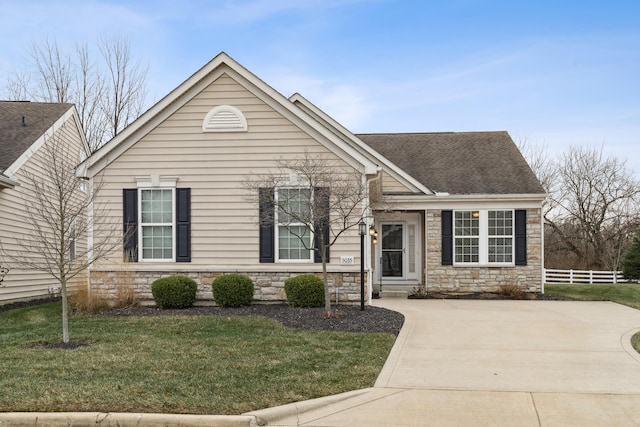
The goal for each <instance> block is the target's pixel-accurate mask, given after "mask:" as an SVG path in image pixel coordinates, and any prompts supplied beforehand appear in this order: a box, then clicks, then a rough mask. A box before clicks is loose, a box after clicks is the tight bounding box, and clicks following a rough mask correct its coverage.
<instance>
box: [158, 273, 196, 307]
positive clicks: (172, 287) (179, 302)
mask: <svg viewBox="0 0 640 427" xmlns="http://www.w3.org/2000/svg"><path fill="white" fill-rule="evenodd" d="M197 290H198V285H197V284H196V282H195V281H193V280H192V279H190V278H188V277H185V276H169V277H162V278H160V279H157V280H155V281H154V282H153V283H152V284H151V295H153V300H154V301H155V302H156V305H157V306H158V307H160V308H188V307H191V306H192V305H193V303H194V302H195V301H196V291H197Z"/></svg>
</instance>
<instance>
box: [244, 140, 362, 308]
mask: <svg viewBox="0 0 640 427" xmlns="http://www.w3.org/2000/svg"><path fill="white" fill-rule="evenodd" d="M245 187H246V188H247V189H248V190H249V191H250V194H252V196H253V198H252V200H253V201H254V202H255V203H256V204H259V205H261V208H260V211H261V212H263V214H262V215H261V217H260V219H259V223H260V224H259V225H260V226H265V225H273V224H275V226H276V227H280V229H281V230H282V232H286V233H288V234H289V235H290V236H293V238H295V239H298V240H299V242H301V245H302V247H303V248H304V249H305V250H306V251H313V252H314V253H315V258H316V259H319V260H320V261H321V262H322V277H323V281H324V295H325V310H326V312H327V313H330V312H331V296H330V292H329V286H328V276H327V263H328V262H329V260H328V259H327V254H328V249H329V248H330V247H331V246H333V245H334V244H335V243H336V242H337V240H338V238H339V237H340V236H342V235H343V234H344V233H345V232H347V231H348V230H350V229H353V228H357V227H358V224H359V223H360V221H362V220H363V219H364V218H365V216H366V214H367V212H368V209H369V205H368V189H367V185H366V181H363V178H362V175H361V174H360V173H359V172H358V171H356V170H354V169H350V170H348V169H345V167H341V166H340V165H339V164H338V162H337V161H333V160H329V159H326V158H323V157H322V156H321V155H311V154H309V153H307V152H305V154H304V156H303V157H301V158H297V159H292V160H291V159H282V158H281V159H279V160H278V161H277V162H276V168H275V172H273V173H271V174H267V175H263V176H260V177H257V178H248V179H247V180H246V181H245ZM265 207H266V208H265Z"/></svg>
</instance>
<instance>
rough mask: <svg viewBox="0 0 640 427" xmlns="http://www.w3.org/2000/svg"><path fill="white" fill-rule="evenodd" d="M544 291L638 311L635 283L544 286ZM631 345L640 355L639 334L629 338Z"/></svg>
mask: <svg viewBox="0 0 640 427" xmlns="http://www.w3.org/2000/svg"><path fill="white" fill-rule="evenodd" d="M544 291H545V293H548V294H551V295H559V296H563V297H567V298H571V299H574V300H579V301H613V302H617V303H619V304H624V305H628V306H629V307H633V308H636V309H639V310H640V285H638V284H637V283H633V284H628V283H618V284H611V285H606V284H604V285H603V284H596V285H576V284H573V285H545V286H544ZM631 345H633V348H635V349H636V351H637V352H638V353H640V332H638V333H637V334H635V335H634V336H633V337H632V338H631Z"/></svg>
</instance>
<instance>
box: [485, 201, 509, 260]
mask: <svg viewBox="0 0 640 427" xmlns="http://www.w3.org/2000/svg"><path fill="white" fill-rule="evenodd" d="M512 261H513V212H512V211H489V262H490V263H491V262H502V263H510V262H512Z"/></svg>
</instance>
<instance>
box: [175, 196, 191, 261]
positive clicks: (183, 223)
mask: <svg viewBox="0 0 640 427" xmlns="http://www.w3.org/2000/svg"><path fill="white" fill-rule="evenodd" d="M176 262H191V189H190V188H176Z"/></svg>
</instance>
